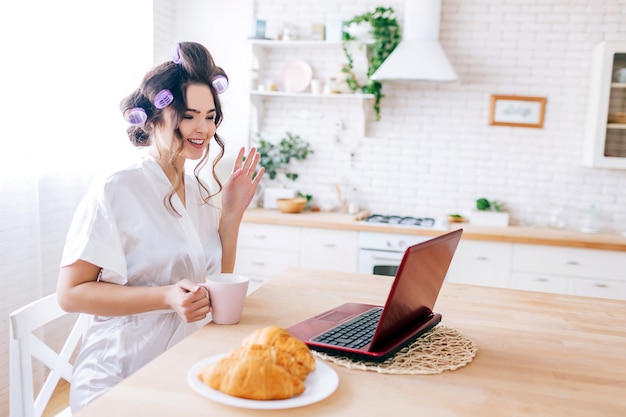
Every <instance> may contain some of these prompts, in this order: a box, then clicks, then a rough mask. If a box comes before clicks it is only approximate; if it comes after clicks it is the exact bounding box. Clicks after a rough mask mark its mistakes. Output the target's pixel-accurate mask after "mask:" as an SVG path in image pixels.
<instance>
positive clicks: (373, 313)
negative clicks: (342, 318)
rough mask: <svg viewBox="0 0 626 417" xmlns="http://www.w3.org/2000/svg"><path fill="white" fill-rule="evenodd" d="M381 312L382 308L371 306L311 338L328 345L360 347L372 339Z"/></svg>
mask: <svg viewBox="0 0 626 417" xmlns="http://www.w3.org/2000/svg"><path fill="white" fill-rule="evenodd" d="M382 313H383V309H382V308H373V309H371V310H368V311H366V312H364V313H362V314H360V315H359V316H357V317H355V318H353V319H352V320H349V321H347V322H345V323H342V324H340V325H338V326H335V327H333V328H332V329H330V330H328V331H327V332H326V333H322V334H321V335H319V336H316V337H314V338H312V339H311V340H312V341H314V342H320V343H326V344H328V345H334V346H340V347H347V348H352V349H360V348H362V347H363V346H365V345H367V344H368V343H370V342H371V341H372V338H373V337H374V332H375V331H376V326H377V325H378V321H379V320H380V316H381V315H382Z"/></svg>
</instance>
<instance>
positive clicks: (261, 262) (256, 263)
mask: <svg viewBox="0 0 626 417" xmlns="http://www.w3.org/2000/svg"><path fill="white" fill-rule="evenodd" d="M252 265H259V266H264V265H265V262H263V261H252Z"/></svg>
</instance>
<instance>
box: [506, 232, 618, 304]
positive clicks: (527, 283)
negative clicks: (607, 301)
mask: <svg viewBox="0 0 626 417" xmlns="http://www.w3.org/2000/svg"><path fill="white" fill-rule="evenodd" d="M624 271H626V254H624V253H623V252H618V251H609V250H600V249H583V248H563V247H558V246H545V245H531V244H521V243H516V244H514V249H513V263H512V279H511V287H512V288H516V289H525V290H533V291H544V292H553V293H560V294H572V295H583V296H591V297H602V298H615V299H621V300H626V274H625V273H624Z"/></svg>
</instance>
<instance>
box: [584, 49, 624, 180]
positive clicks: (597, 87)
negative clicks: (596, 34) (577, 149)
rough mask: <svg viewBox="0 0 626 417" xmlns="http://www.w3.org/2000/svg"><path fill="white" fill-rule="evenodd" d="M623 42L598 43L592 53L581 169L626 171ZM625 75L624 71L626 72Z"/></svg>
mask: <svg viewBox="0 0 626 417" xmlns="http://www.w3.org/2000/svg"><path fill="white" fill-rule="evenodd" d="M623 68H626V42H601V43H599V44H598V45H596V47H595V48H594V50H593V64H592V70H591V82H590V90H589V100H588V102H589V107H588V116H587V131H586V135H585V144H584V151H583V165H585V166H588V167H598V168H620V169H626V78H622V79H620V78H619V76H618V75H617V73H618V71H619V70H620V69H623ZM625 71H626V70H625Z"/></svg>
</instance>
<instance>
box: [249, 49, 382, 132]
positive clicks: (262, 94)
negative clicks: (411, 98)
mask: <svg viewBox="0 0 626 417" xmlns="http://www.w3.org/2000/svg"><path fill="white" fill-rule="evenodd" d="M250 44H251V45H252V53H253V55H254V59H255V61H256V62H255V63H253V76H254V75H255V78H256V82H258V80H259V79H263V78H265V77H266V76H267V74H263V72H265V71H267V68H268V67H269V65H268V61H269V60H271V59H272V54H271V51H273V50H277V49H278V50H281V53H280V54H279V56H281V55H282V56H284V54H285V53H284V52H282V51H283V50H285V49H288V48H292V49H293V50H294V51H293V52H294V53H293V59H297V56H298V53H302V52H303V51H307V53H308V57H309V59H312V58H311V56H312V55H311V54H310V53H309V51H310V50H311V48H315V49H317V48H320V51H319V52H317V51H316V53H315V55H314V56H315V57H319V59H320V60H321V59H322V58H323V55H321V54H323V53H324V52H323V51H324V50H327V51H331V50H332V51H333V53H336V51H340V50H341V48H343V42H342V41H315V40H289V41H278V40H269V39H251V40H250ZM289 53H290V54H291V51H289ZM365 53H366V51H365V49H363V54H365ZM338 64H339V63H338ZM327 76H328V74H327ZM272 78H273V77H272ZM253 81H254V79H253ZM253 84H254V83H253ZM292 99H299V100H300V99H304V100H330V101H332V102H336V103H346V106H355V107H357V108H358V109H359V113H360V114H361V117H360V119H361V120H359V121H358V126H359V127H358V129H357V132H355V133H356V134H357V135H360V136H364V135H365V126H366V123H367V120H366V119H367V117H366V115H367V114H368V111H367V110H368V109H367V107H366V106H369V107H371V106H372V100H374V99H375V96H374V95H373V94H362V93H353V94H346V93H343V94H312V93H311V92H309V91H308V89H307V91H306V92H301V93H290V92H285V91H267V90H260V89H259V90H255V89H252V90H250V103H251V105H252V110H253V116H252V117H253V121H252V126H254V128H255V129H256V131H259V130H260V129H261V127H262V126H263V120H264V118H265V117H266V102H267V101H268V100H292Z"/></svg>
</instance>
